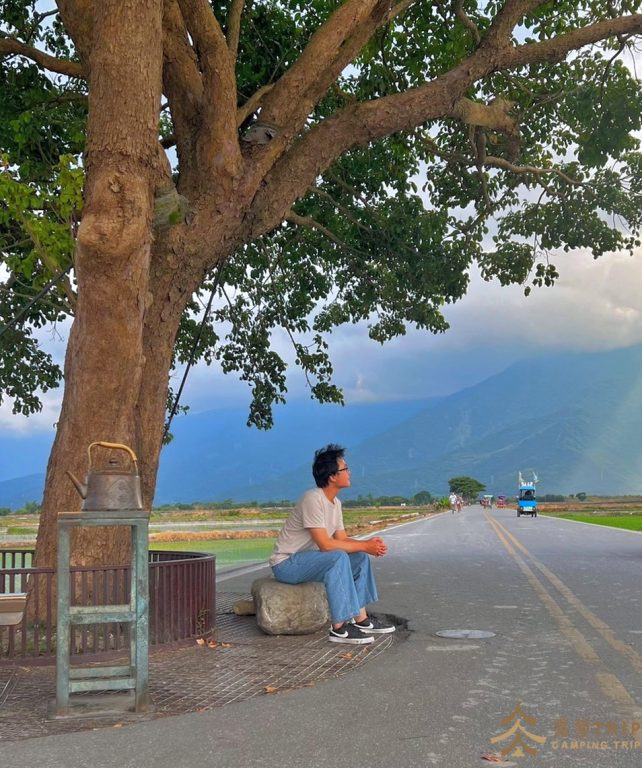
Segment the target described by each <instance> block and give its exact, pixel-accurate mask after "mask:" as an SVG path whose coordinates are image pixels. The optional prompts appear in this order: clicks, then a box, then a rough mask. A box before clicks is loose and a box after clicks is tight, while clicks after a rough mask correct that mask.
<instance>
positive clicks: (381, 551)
mask: <svg viewBox="0 0 642 768" xmlns="http://www.w3.org/2000/svg"><path fill="white" fill-rule="evenodd" d="M365 544H366V552H367V553H368V554H369V555H373V557H382V556H383V555H385V554H386V553H387V552H388V547H387V545H386V542H385V541H384V540H383V539H382V538H381V536H374V537H373V538H372V539H368V540H367V541H366V542H365Z"/></svg>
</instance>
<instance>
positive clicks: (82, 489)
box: [67, 470, 87, 499]
mask: <svg viewBox="0 0 642 768" xmlns="http://www.w3.org/2000/svg"><path fill="white" fill-rule="evenodd" d="M67 474H68V475H69V477H70V479H71V482H72V483H73V484H74V485H75V486H76V490H77V491H78V493H79V494H80V495H81V497H82V498H83V499H86V498H87V486H86V485H84V484H83V483H81V482H80V480H78V478H77V477H76V476H75V475H73V474H72V473H71V472H70V471H69V470H67Z"/></svg>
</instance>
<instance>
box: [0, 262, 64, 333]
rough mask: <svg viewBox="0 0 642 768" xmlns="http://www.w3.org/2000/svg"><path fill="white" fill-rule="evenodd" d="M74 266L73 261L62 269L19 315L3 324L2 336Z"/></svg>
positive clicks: (0, 329) (0, 331)
mask: <svg viewBox="0 0 642 768" xmlns="http://www.w3.org/2000/svg"><path fill="white" fill-rule="evenodd" d="M73 266H74V265H73V263H72V264H70V265H69V266H68V267H67V269H65V270H63V271H62V272H61V273H60V274H59V275H57V276H56V277H54V278H53V279H52V280H50V281H49V282H48V283H47V285H45V287H44V288H43V289H42V290H41V291H40V293H38V294H37V295H36V296H34V298H33V299H31V301H30V302H29V303H28V304H27V306H26V307H23V308H22V309H21V310H20V312H18V314H17V315H16V316H15V317H14V318H13V319H11V320H9V322H8V323H6V325H3V326H2V328H0V336H2V335H3V334H4V333H5V332H6V331H8V330H9V329H10V328H13V326H14V325H16V323H17V322H18V321H19V320H20V319H21V318H22V317H24V315H26V314H27V312H28V311H29V310H30V309H31V307H33V305H34V304H35V303H36V302H38V301H40V299H41V298H42V297H43V296H45V295H46V294H47V293H49V291H50V290H51V289H52V288H53V287H54V286H55V285H56V284H57V283H59V282H60V281H61V280H62V278H63V277H64V276H65V275H66V274H67V273H68V272H70V271H71V269H72V268H73Z"/></svg>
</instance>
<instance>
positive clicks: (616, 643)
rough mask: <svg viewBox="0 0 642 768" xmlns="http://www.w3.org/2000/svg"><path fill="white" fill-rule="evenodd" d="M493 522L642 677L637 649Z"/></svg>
mask: <svg viewBox="0 0 642 768" xmlns="http://www.w3.org/2000/svg"><path fill="white" fill-rule="evenodd" d="M493 521H494V522H495V523H496V525H497V526H499V527H500V528H501V529H502V530H503V531H504V533H505V534H506V536H508V537H509V539H510V540H511V541H512V542H513V543H514V544H515V546H516V547H517V548H518V549H520V550H521V551H522V552H523V553H524V554H525V555H527V556H528V557H529V558H530V560H531V562H532V563H533V565H534V566H535V567H536V568H537V569H538V570H539V571H540V572H541V573H543V574H544V576H546V578H547V579H548V580H549V581H550V583H551V584H552V585H553V586H554V587H555V589H557V591H558V592H559V593H560V594H561V595H563V597H564V598H566V600H567V601H568V602H569V604H570V605H572V606H573V608H575V610H576V611H577V612H578V613H579V614H580V615H581V616H583V617H584V619H586V621H587V622H588V624H590V625H591V626H592V627H593V629H595V630H596V631H597V632H599V634H600V635H601V636H602V637H603V638H604V639H605V640H606V642H607V643H608V644H609V645H610V646H611V648H613V649H614V650H616V651H617V652H618V653H619V654H621V655H622V656H624V658H626V659H627V661H628V662H629V663H630V664H631V666H632V667H633V669H634V670H635V671H636V672H637V673H638V675H640V677H642V657H640V655H639V654H638V652H637V651H636V650H635V648H632V647H631V646H630V645H628V644H627V643H625V642H624V641H622V640H620V639H619V638H618V637H617V636H616V634H615V632H614V631H613V630H612V629H611V627H609V625H608V624H607V623H606V622H604V621H602V619H600V618H599V616H596V615H595V614H594V613H593V611H591V609H590V608H588V607H587V606H586V605H584V603H583V602H582V601H581V600H580V599H579V598H578V597H576V595H575V594H573V592H571V590H570V589H569V588H568V587H567V586H566V584H564V582H563V581H562V580H561V579H560V578H559V577H558V576H556V575H555V574H554V573H553V572H552V571H551V570H549V569H548V568H547V567H546V566H545V565H544V564H543V563H540V561H539V560H538V559H537V558H536V557H535V556H534V555H532V554H531V553H530V552H529V551H528V550H527V549H526V547H525V546H524V545H523V544H522V543H521V542H520V541H519V539H518V538H517V537H516V536H515V535H514V534H513V533H511V532H510V531H509V530H508V529H507V528H506V527H505V526H504V525H503V524H502V523H500V522H499V520H496V519H495V518H493Z"/></svg>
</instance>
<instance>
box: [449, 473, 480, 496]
mask: <svg viewBox="0 0 642 768" xmlns="http://www.w3.org/2000/svg"><path fill="white" fill-rule="evenodd" d="M448 487H449V488H450V492H451V493H457V494H459V496H463V497H464V498H465V499H474V498H476V497H477V496H479V494H480V493H482V491H485V490H486V486H485V485H484V484H483V483H480V482H479V480H475V478H474V477H467V476H466V475H460V476H458V477H451V478H450V480H449V481H448Z"/></svg>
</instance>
